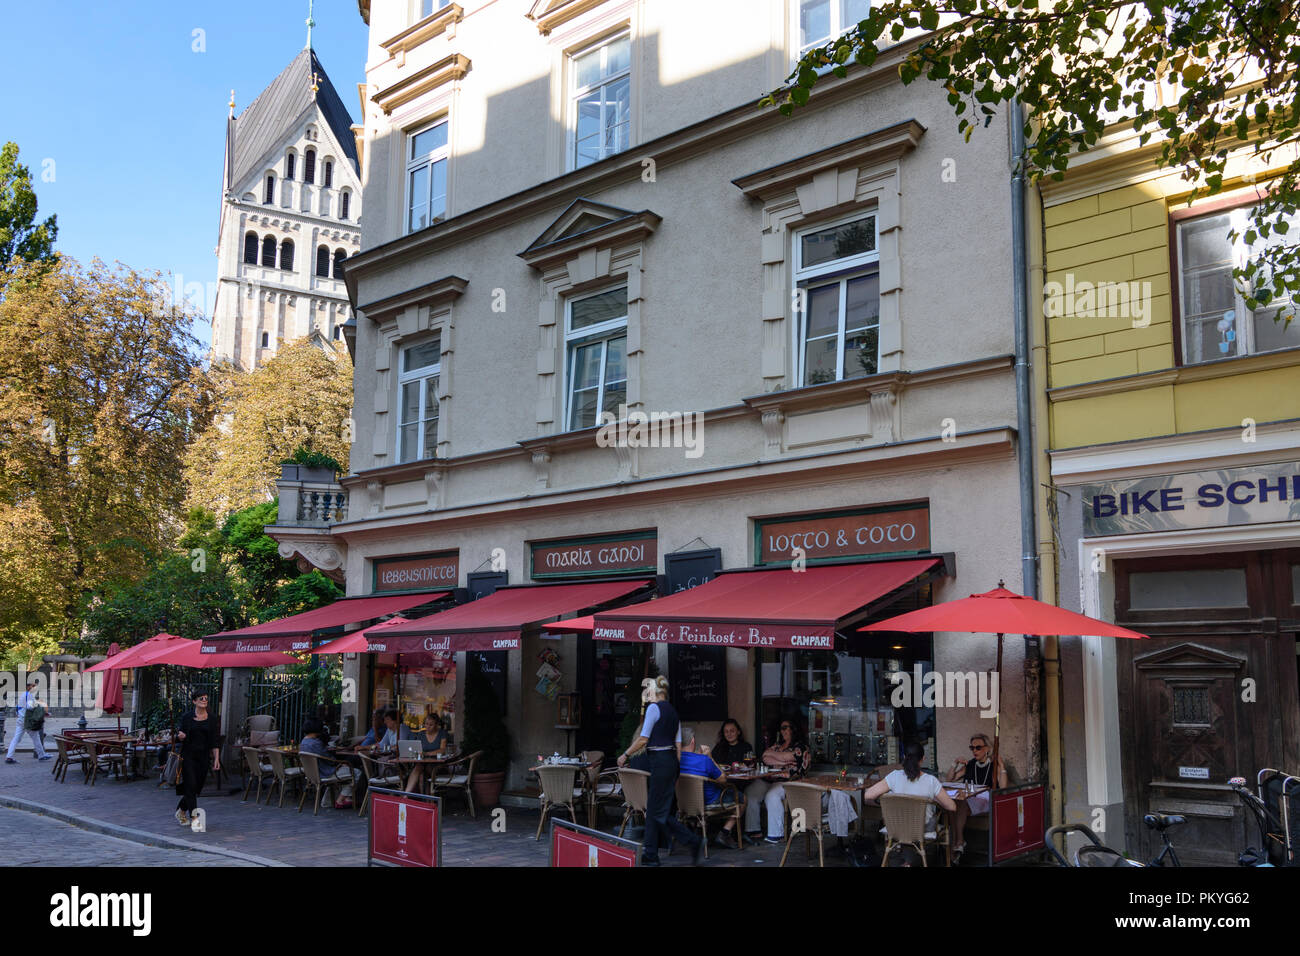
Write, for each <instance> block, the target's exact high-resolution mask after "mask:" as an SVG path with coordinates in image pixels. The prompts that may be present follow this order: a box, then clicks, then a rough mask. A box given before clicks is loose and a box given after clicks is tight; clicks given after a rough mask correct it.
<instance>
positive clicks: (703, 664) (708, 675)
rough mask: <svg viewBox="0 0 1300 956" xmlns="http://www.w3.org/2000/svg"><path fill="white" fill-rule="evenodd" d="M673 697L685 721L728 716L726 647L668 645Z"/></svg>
mask: <svg viewBox="0 0 1300 956" xmlns="http://www.w3.org/2000/svg"><path fill="white" fill-rule="evenodd" d="M668 682H669V684H670V685H671V687H672V690H671V695H672V696H671V700H672V702H673V706H675V707H676V708H677V713H678V714H679V715H680V716H681V718H682V720H726V719H727V649H726V648H725V647H702V646H699V645H695V644H669V645H668Z"/></svg>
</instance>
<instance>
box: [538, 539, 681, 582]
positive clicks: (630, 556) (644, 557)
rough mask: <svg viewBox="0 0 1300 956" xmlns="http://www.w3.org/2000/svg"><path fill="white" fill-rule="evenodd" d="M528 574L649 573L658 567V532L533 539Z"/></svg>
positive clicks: (541, 576)
mask: <svg viewBox="0 0 1300 956" xmlns="http://www.w3.org/2000/svg"><path fill="white" fill-rule="evenodd" d="M531 548H532V578H533V580H535V581H545V580H547V579H550V578H580V577H591V576H598V575H606V574H629V573H644V572H649V573H651V574H653V573H654V572H655V571H657V570H658V569H659V536H658V532H655V531H631V532H623V533H619V534H605V535H596V536H588V537H585V538H566V539H563V540H552V541H535V542H533V543H532V545H531Z"/></svg>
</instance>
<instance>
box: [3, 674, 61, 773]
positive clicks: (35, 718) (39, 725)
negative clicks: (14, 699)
mask: <svg viewBox="0 0 1300 956" xmlns="http://www.w3.org/2000/svg"><path fill="white" fill-rule="evenodd" d="M35 687H36V681H35V680H33V679H31V678H28V680H27V689H26V690H25V691H23V693H22V694H20V695H19V696H18V726H17V727H15V728H14V735H13V739H12V740H10V741H9V752H8V753H6V754H5V763H17V762H18V761H17V760H15V759H14V751H15V750H17V749H18V741H19V740H21V739H22V736H23V734H29V735H30V736H31V738H32V756H33V757H35V758H36V759H37V760H51V759H53V758H51V757H50V755H49V754H47V753H46V752H45V745H44V744H43V743H42V742H41V735H42V733H43V731H44V730H45V706H44V705H43V704H41V703H40V701H38V700H37V699H36V692H35ZM29 718H30V719H29Z"/></svg>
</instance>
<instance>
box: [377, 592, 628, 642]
mask: <svg viewBox="0 0 1300 956" xmlns="http://www.w3.org/2000/svg"><path fill="white" fill-rule="evenodd" d="M653 584H654V582H653V581H650V580H623V581H590V582H583V583H579V584H526V585H517V586H515V587H501V588H498V589H497V590H496V591H495V592H494V593H492V594H489V595H487V596H486V597H482V598H479V599H478V600H477V601H472V602H470V603H469V604H462V605H460V606H459V607H455V608H452V609H451V610H449V611H443V612H442V613H441V614H436V615H433V616H431V617H427V618H423V619H421V620H417V621H411V622H410V623H408V624H401V625H398V626H396V627H390V628H387V629H385V630H384V631H383V633H382V634H372V635H371V636H370V650H371V651H374V652H379V653H389V654H392V653H397V654H407V653H413V652H417V651H504V650H518V649H519V647H520V640H519V636H520V633H521V632H522V631H523V630H525V629H526V628H529V627H533V626H535V625H540V624H544V623H546V622H548V621H554V620H556V619H558V618H561V617H569V616H572V615H574V614H580V613H583V612H588V611H591V610H593V609H596V608H601V607H607V606H609V605H610V604H613V603H614V602H617V601H622V600H624V599H627V598H629V597H632V596H634V595H636V594H637V592H643V593H644V592H648V590H649V589H650V587H651V586H652V585H653Z"/></svg>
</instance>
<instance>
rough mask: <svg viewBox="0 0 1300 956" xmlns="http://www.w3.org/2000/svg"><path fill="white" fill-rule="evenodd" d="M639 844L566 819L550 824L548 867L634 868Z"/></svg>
mask: <svg viewBox="0 0 1300 956" xmlns="http://www.w3.org/2000/svg"><path fill="white" fill-rule="evenodd" d="M640 851H641V844H639V843H634V842H633V841H632V840H625V839H623V838H622V837H616V836H611V835H610V834H608V833H602V832H600V831H599V830H591V829H588V828H587V827H583V826H578V825H577V824H576V823H570V822H569V821H567V820H552V821H551V866H553V867H556V866H563V867H590V866H606V867H608V866H616V867H634V866H637V865H638V864H639V858H640V856H641V853H640Z"/></svg>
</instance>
